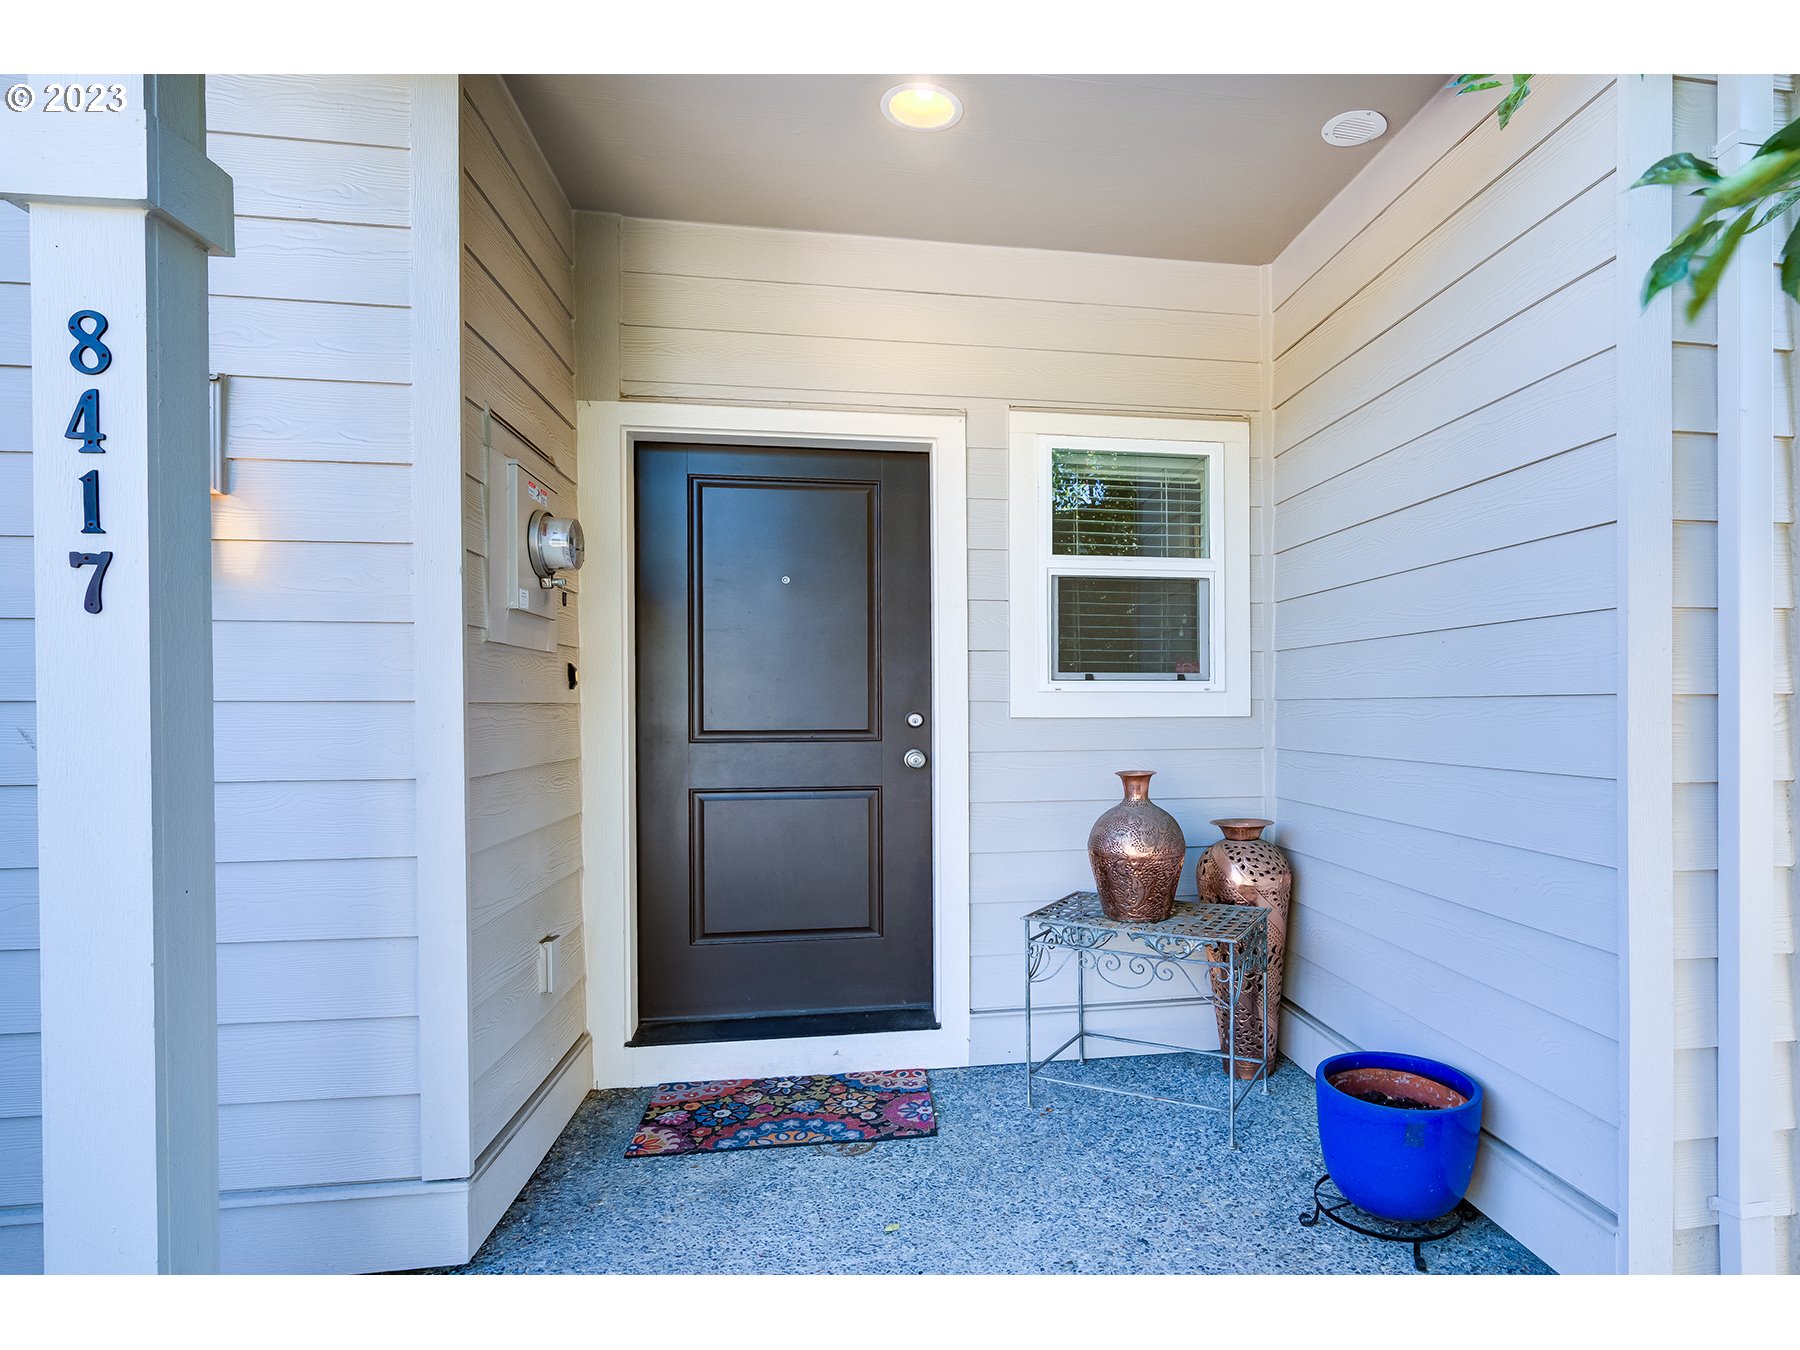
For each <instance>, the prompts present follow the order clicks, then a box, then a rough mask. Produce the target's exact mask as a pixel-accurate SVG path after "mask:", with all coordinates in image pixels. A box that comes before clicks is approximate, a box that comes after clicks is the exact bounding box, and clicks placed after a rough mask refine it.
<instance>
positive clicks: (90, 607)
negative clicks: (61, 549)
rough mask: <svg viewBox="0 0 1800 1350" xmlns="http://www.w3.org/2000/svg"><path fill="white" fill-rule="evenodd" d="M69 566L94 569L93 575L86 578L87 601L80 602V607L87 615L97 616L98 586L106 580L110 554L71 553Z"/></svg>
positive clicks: (110, 563)
mask: <svg viewBox="0 0 1800 1350" xmlns="http://www.w3.org/2000/svg"><path fill="white" fill-rule="evenodd" d="M69 566H70V567H77V568H79V567H92V568H93V569H94V575H93V576H91V577H89V578H88V585H87V599H85V600H83V601H82V602H81V607H82V608H83V609H85V610H86V611H87V612H88V613H89V614H98V613H99V612H100V585H101V583H102V582H104V581H105V580H106V569H107V568H109V567H111V566H112V553H111V552H110V551H108V552H106V553H71V554H70V555H69Z"/></svg>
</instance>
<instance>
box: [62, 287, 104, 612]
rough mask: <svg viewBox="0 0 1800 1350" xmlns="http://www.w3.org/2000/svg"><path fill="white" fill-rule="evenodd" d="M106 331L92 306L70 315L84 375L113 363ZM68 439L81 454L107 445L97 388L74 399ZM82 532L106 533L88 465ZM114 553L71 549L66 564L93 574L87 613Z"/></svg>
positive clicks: (75, 354) (77, 363) (97, 602)
mask: <svg viewBox="0 0 1800 1350" xmlns="http://www.w3.org/2000/svg"><path fill="white" fill-rule="evenodd" d="M105 332H106V316H105V315H104V314H102V313H100V312H99V311H98V310H94V309H81V310H77V311H75V313H73V314H71V315H70V316H69V336H70V337H72V338H74V339H75V345H74V346H73V347H71V348H70V349H69V364H70V365H72V366H74V367H75V369H77V370H79V371H80V372H81V373H82V374H83V375H103V374H105V373H106V371H107V369H108V368H109V367H110V366H111V365H112V358H113V354H112V350H111V349H110V348H109V347H108V346H107V345H106V344H105V343H104V342H102V341H101V340H100V339H101V336H102V335H103V334H104V333H105ZM63 436H64V438H65V439H67V440H71V441H80V442H81V453H82V454H84V455H104V454H105V453H106V447H105V446H103V445H101V442H102V441H104V440H105V439H106V433H105V432H103V431H101V430H100V391H99V390H98V389H85V390H83V391H82V394H81V397H80V398H78V399H77V400H76V401H75V410H74V411H73V412H72V413H70V414H69V429H68V430H67V431H65V432H63ZM80 481H81V516H82V525H81V532H82V533H83V534H105V533H106V531H105V530H103V529H101V528H100V470H99V469H89V470H88V471H87V472H86V473H84V474H82V475H81V479H80ZM112 558H113V555H112V554H111V552H106V553H83V552H81V551H79V550H71V551H70V553H69V566H70V567H73V568H76V569H77V570H79V569H81V568H83V567H91V568H93V569H94V574H93V575H92V576H91V577H89V578H88V584H87V595H86V596H85V597H84V598H83V600H82V604H81V607H82V608H83V609H85V610H86V611H87V612H88V613H89V614H98V613H99V612H100V609H101V590H102V587H103V586H104V585H105V583H106V569H107V568H108V567H110V566H111V565H112Z"/></svg>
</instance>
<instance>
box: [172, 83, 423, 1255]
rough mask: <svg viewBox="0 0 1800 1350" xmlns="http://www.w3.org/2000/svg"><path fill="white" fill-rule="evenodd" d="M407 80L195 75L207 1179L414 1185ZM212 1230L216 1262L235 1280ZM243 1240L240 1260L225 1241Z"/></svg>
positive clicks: (249, 1185)
mask: <svg viewBox="0 0 1800 1350" xmlns="http://www.w3.org/2000/svg"><path fill="white" fill-rule="evenodd" d="M412 97H413V90H412V86H411V82H410V81H409V80H407V79H404V78H382V77H373V78H365V77H354V78H351V77H264V76H247V77H214V78H212V79H209V80H208V81H207V127H208V132H209V134H208V138H207V139H208V152H209V154H210V155H211V157H212V158H213V159H214V160H216V161H217V162H218V163H219V164H220V165H222V166H223V167H224V168H225V170H226V171H227V172H228V173H230V174H231V175H232V179H233V183H234V185H235V187H236V210H237V213H238V239H237V254H236V256H235V257H232V258H222V259H218V260H215V261H214V262H213V264H212V280H211V285H212V292H213V302H212V308H211V315H210V317H211V323H212V332H211V343H212V368H213V370H214V371H217V372H221V373H223V374H225V375H226V376H227V377H228V379H229V384H228V391H227V397H228V405H227V428H228V431H227V436H228V440H227V446H228V453H229V456H230V462H229V469H228V472H229V488H230V491H229V492H228V493H227V494H226V495H224V496H221V497H216V498H214V509H213V538H214V544H213V566H214V584H213V619H214V661H213V664H214V683H215V697H216V699H217V711H216V715H215V732H214V734H215V738H216V759H217V768H216V776H217V779H218V789H217V812H218V817H217V822H218V823H217V835H218V851H219V869H218V904H219V1099H220V1118H219V1126H220V1185H221V1188H222V1190H223V1191H225V1192H226V1193H227V1198H228V1204H229V1202H230V1201H229V1197H230V1193H232V1192H237V1191H247V1190H262V1189H270V1188H281V1187H300V1186H318V1185H326V1184H343V1183H351V1182H372V1181H389V1180H396V1179H404V1178H412V1177H418V1176H419V1175H420V1156H419V1139H420V1133H419V1095H418V1094H419V1048H418V1047H419V1035H420V1033H419V1022H418V1016H417V1015H418V941H417V939H418V931H419V929H418V922H417V895H416V877H415V867H416V864H415V849H416V846H417V845H416V837H415V836H416V828H415V805H414V782H413V776H414V749H415V747H414V710H413V704H412V700H413V629H412V619H413V604H412V587H413V582H412V571H413V547H412V544H411V542H410V540H411V534H410V530H411V524H412V512H411V494H412V485H413V468H412V460H413V446H412V444H411V426H412V406H411V395H412V391H411V388H410V383H411V378H412V371H413V362H414V360H415V354H414V353H413V352H412V351H411V350H410V346H411V336H410V335H411V328H410V322H411V315H410V313H409V307H410V305H411V271H412V250H413V237H412V232H411V230H410V229H409V228H408V225H409V202H408V192H409V188H408V183H409V164H408V153H409V146H410V143H411V131H412ZM234 1231H235V1230H234V1227H233V1225H232V1224H231V1223H229V1222H228V1223H227V1224H226V1225H225V1227H224V1229H223V1241H224V1250H223V1254H222V1259H223V1260H224V1262H225V1263H226V1265H227V1267H228V1268H229V1267H231V1266H232V1265H234V1264H237V1263H241V1262H245V1261H247V1260H250V1259H252V1257H251V1254H250V1253H248V1252H245V1251H243V1250H240V1249H238V1247H235V1246H234ZM240 1245H241V1244H240Z"/></svg>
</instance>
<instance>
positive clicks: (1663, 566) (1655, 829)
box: [1614, 75, 1675, 1274]
mask: <svg viewBox="0 0 1800 1350" xmlns="http://www.w3.org/2000/svg"><path fill="white" fill-rule="evenodd" d="M1618 91H1619V92H1618V99H1617V103H1618V110H1617V123H1618V159H1617V164H1618V171H1619V180H1620V181H1621V182H1624V181H1628V180H1629V178H1630V177H1631V176H1633V175H1635V174H1636V173H1637V172H1638V170H1639V168H1640V167H1641V166H1642V165H1645V164H1651V163H1654V162H1655V161H1657V160H1659V159H1661V158H1662V157H1663V156H1664V155H1666V154H1668V153H1669V149H1670V146H1671V144H1672V143H1673V137H1674V104H1673V99H1674V80H1673V79H1672V77H1670V76H1667V75H1647V76H1643V77H1642V78H1629V79H1623V80H1621V81H1620V82H1619V84H1618ZM1669 211H1670V207H1669V194H1668V190H1667V189H1663V188H1653V189H1649V190H1645V191H1638V192H1622V193H1619V194H1618V196H1617V199H1616V205H1615V212H1616V216H1615V219H1616V230H1617V239H1618V255H1619V265H1618V266H1617V267H1616V268H1615V271H1616V272H1617V273H1618V276H1617V294H1616V298H1615V301H1614V303H1615V305H1616V306H1617V310H1618V316H1619V318H1618V323H1619V329H1618V332H1619V342H1618V351H1617V367H1618V381H1617V390H1618V393H1617V414H1616V415H1617V427H1618V432H1617V436H1616V439H1615V445H1616V449H1617V460H1616V463H1617V465H1618V482H1619V521H1620V528H1619V571H1618V575H1619V586H1620V590H1621V594H1620V597H1619V606H1618V611H1617V614H1618V622H1619V629H1620V631H1619V641H1618V682H1619V685H1618V687H1619V698H1618V747H1619V750H1618V762H1619V764H1620V765H1621V766H1622V773H1621V775H1620V781H1619V795H1620V801H1619V813H1618V818H1619V823H1618V840H1619V844H1618V856H1619V870H1618V882H1617V885H1618V915H1619V919H1618V922H1619V948H1618V950H1619V953H1620V961H1619V1002H1620V1008H1619V1027H1620V1042H1621V1044H1620V1046H1619V1055H1620V1069H1621V1072H1620V1075H1619V1094H1620V1100H1619V1121H1620V1138H1619V1149H1618V1162H1619V1171H1620V1176H1619V1194H1620V1195H1621V1196H1622V1197H1623V1199H1622V1202H1621V1210H1622V1212H1621V1214H1620V1216H1619V1244H1620V1248H1621V1250H1620V1252H1619V1269H1620V1270H1623V1271H1630V1272H1640V1271H1641V1272H1645V1273H1665V1274H1666V1273H1667V1272H1669V1271H1671V1270H1672V1269H1673V1268H1674V1261H1675V1253H1674V1242H1675V1091H1674V1082H1673V1076H1672V1074H1671V1064H1670V1056H1669V1051H1670V1047H1671V1046H1673V1045H1674V1044H1675V848H1674V841H1673V837H1672V834H1671V831H1670V829H1669V821H1670V820H1672V819H1673V818H1674V812H1675V805H1674V787H1673V784H1674V781H1675V763H1674V756H1675V752H1674V712H1673V710H1674V702H1675V698H1674V694H1675V690H1674V669H1673V666H1672V663H1671V661H1670V653H1671V652H1672V651H1673V649H1674V605H1675V599H1674V594H1675V581H1674V570H1675V564H1674V555H1673V554H1672V553H1671V551H1670V548H1669V521H1670V519H1671V517H1672V515H1673V513H1674V495H1675V488H1674V465H1673V460H1672V457H1671V452H1670V444H1671V437H1672V435H1673V432H1674V416H1673V410H1672V404H1671V402H1670V399H1669V395H1668V390H1669V386H1670V381H1671V379H1672V374H1671V371H1672V362H1673V348H1672V347H1671V345H1670V342H1669V333H1670V323H1671V321H1672V317H1673V312H1674V304H1673V297H1672V294H1671V293H1670V292H1667V291H1665V292H1664V293H1663V294H1662V295H1660V296H1658V297H1657V298H1656V300H1654V301H1653V302H1652V303H1651V304H1650V305H1649V306H1648V308H1645V307H1642V306H1640V305H1639V303H1638V288H1639V286H1640V284H1641V280H1640V279H1641V278H1642V277H1643V275H1644V272H1645V271H1646V270H1647V269H1648V268H1649V266H1650V264H1651V262H1652V261H1654V260H1655V258H1656V257H1657V255H1658V254H1659V253H1661V252H1662V250H1663V249H1664V248H1665V247H1666V246H1667V244H1668V238H1669V220H1670V214H1669Z"/></svg>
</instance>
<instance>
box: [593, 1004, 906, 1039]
mask: <svg viewBox="0 0 1800 1350" xmlns="http://www.w3.org/2000/svg"><path fill="white" fill-rule="evenodd" d="M937 1029H938V1022H937V1019H936V1018H935V1017H933V1016H932V1013H931V1009H930V1008H879V1009H876V1010H874V1011H871V1012H833V1013H803V1014H798V1015H791V1016H786V1017H718V1018H713V1019H711V1020H708V1021H698V1022H682V1021H670V1022H644V1023H641V1024H640V1025H639V1026H638V1029H637V1035H635V1036H633V1037H632V1038H631V1039H630V1040H629V1041H627V1042H625V1044H626V1045H628V1046H641V1045H692V1044H695V1043H696V1042H700V1041H787V1040H797V1039H799V1038H801V1037H805V1036H856V1035H866V1034H868V1033H870V1032H878V1031H936V1030H937Z"/></svg>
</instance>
